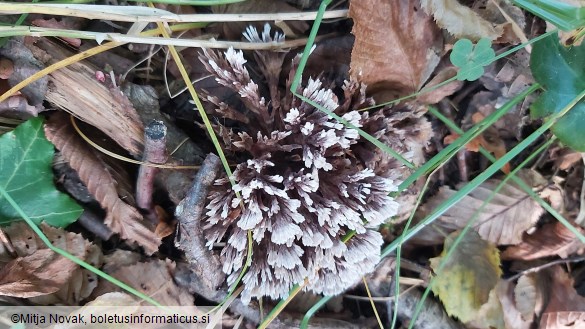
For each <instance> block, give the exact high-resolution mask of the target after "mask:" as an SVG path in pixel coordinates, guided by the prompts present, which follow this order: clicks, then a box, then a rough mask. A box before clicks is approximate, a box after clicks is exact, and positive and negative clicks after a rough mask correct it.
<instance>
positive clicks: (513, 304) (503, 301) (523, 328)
mask: <svg viewBox="0 0 585 329" xmlns="http://www.w3.org/2000/svg"><path fill="white" fill-rule="evenodd" d="M514 287H515V286H514V283H513V282H512V281H510V280H500V281H499V282H498V284H497V285H496V289H494V290H495V291H496V294H497V296H498V300H499V301H500V305H501V307H502V310H505V311H504V312H502V316H503V319H504V323H505V328H514V329H530V328H531V326H532V321H533V319H532V318H529V319H524V318H523V317H522V313H521V312H520V310H519V307H518V306H517V304H518V298H517V295H515V293H514ZM531 312H532V315H533V317H534V308H532V309H531Z"/></svg>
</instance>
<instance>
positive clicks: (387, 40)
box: [349, 0, 442, 101]
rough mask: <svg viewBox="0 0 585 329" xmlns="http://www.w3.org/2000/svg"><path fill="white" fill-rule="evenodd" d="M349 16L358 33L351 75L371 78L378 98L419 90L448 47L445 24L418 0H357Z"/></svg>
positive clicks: (372, 90) (371, 89)
mask: <svg viewBox="0 0 585 329" xmlns="http://www.w3.org/2000/svg"><path fill="white" fill-rule="evenodd" d="M349 16H350V17H351V18H352V19H353V22H354V25H353V30H352V33H353V34H354V35H355V43H354V46H353V51H352V53H351V64H350V68H351V75H352V76H353V77H354V78H356V79H358V80H361V81H362V82H364V83H365V84H367V85H368V91H369V92H370V93H372V94H373V95H374V97H375V98H377V101H387V100H390V99H395V98H396V96H404V95H409V94H412V93H414V92H416V91H418V90H419V89H420V87H421V86H422V85H423V84H424V83H425V81H426V80H427V79H428V78H429V76H430V75H431V73H432V72H433V71H434V69H435V67H436V66H437V64H438V62H439V56H438V55H437V53H438V52H439V51H440V49H442V37H441V34H440V31H439V29H438V28H437V26H436V25H435V23H434V22H433V20H432V18H431V17H430V16H428V15H426V14H425V13H424V11H422V10H420V5H419V3H418V1H413V0H397V1H382V0H360V1H351V2H350V5H349ZM387 92H389V93H390V94H386V93H387ZM376 96H378V97H376Z"/></svg>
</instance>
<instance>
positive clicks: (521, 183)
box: [429, 107, 585, 244]
mask: <svg viewBox="0 0 585 329" xmlns="http://www.w3.org/2000/svg"><path fill="white" fill-rule="evenodd" d="M429 113H431V114H433V115H434V116H436V117H437V118H438V119H439V120H441V121H442V122H443V123H445V125H446V126H448V127H449V128H450V129H452V130H453V131H454V132H456V133H458V134H460V133H462V132H463V130H461V128H459V127H457V125H455V123H454V122H452V121H451V120H449V118H447V117H445V116H444V115H443V114H442V113H440V112H439V111H437V109H435V108H433V107H431V108H429ZM479 152H480V153H481V154H482V155H483V156H485V157H486V158H487V159H488V160H489V161H491V162H495V161H496V160H497V159H496V158H494V156H493V155H491V153H490V152H489V151H487V150H486V149H484V148H483V147H481V148H480V149H479ZM508 175H509V176H510V175H511V179H512V181H513V182H514V183H516V184H517V185H518V187H520V189H521V190H522V191H524V192H525V193H526V194H528V195H529V196H530V197H531V198H532V199H534V201H536V202H537V203H538V204H539V205H540V206H541V207H543V208H544V209H545V210H547V211H548V212H549V213H550V214H551V215H552V216H553V217H554V218H556V219H557V220H558V221H559V222H560V223H561V224H563V225H564V226H565V227H566V228H567V229H568V230H569V231H571V233H573V234H575V236H576V237H577V238H578V239H579V240H580V241H581V242H583V243H584V244H585V236H583V234H581V232H579V230H578V229H577V228H575V227H574V226H573V225H572V224H571V223H570V222H569V220H567V219H565V217H563V215H561V214H560V213H559V212H558V211H557V210H556V209H554V208H553V207H551V205H550V204H548V202H546V201H544V200H543V199H542V198H541V197H540V196H539V195H538V194H536V192H534V191H533V190H532V188H531V187H530V186H528V184H526V183H525V182H524V181H523V180H522V179H520V178H519V177H517V176H515V175H512V174H511V173H510V174H508Z"/></svg>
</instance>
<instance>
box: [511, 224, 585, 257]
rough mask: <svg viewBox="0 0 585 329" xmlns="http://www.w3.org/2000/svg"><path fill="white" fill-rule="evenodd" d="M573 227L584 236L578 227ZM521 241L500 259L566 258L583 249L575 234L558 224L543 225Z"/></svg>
mask: <svg viewBox="0 0 585 329" xmlns="http://www.w3.org/2000/svg"><path fill="white" fill-rule="evenodd" d="M575 227H576V228H577V230H579V232H581V234H585V231H584V230H583V229H581V228H580V227H579V226H575ZM522 240H523V241H522V243H520V244H518V245H517V246H511V247H508V249H506V250H505V251H504V252H503V253H502V259H506V260H510V259H519V260H533V259H538V258H544V257H549V256H555V255H558V256H560V257H561V258H567V257H568V256H569V255H571V254H573V253H575V252H576V251H578V250H582V249H583V248H584V247H585V246H583V243H581V241H579V239H577V238H576V237H575V234H573V233H572V232H571V231H569V229H567V228H566V227H565V225H563V224H561V223H559V222H554V223H549V224H545V225H543V226H542V227H541V228H539V229H538V230H537V231H536V232H534V233H533V234H530V235H528V234H526V235H524V237H523V239H522Z"/></svg>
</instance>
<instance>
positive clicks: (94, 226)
mask: <svg viewBox="0 0 585 329" xmlns="http://www.w3.org/2000/svg"><path fill="white" fill-rule="evenodd" d="M77 222H78V223H79V224H81V226H83V227H84V228H85V229H86V230H88V231H90V232H91V233H93V234H95V235H96V236H97V237H99V238H100V239H102V240H104V241H107V240H109V239H110V238H111V237H112V235H113V234H114V232H112V230H110V228H109V227H108V226H107V225H106V224H104V221H103V219H102V218H99V217H98V216H97V215H96V214H95V213H93V212H92V211H90V210H87V209H85V210H84V211H83V213H82V214H81V216H79V218H78V219H77Z"/></svg>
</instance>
